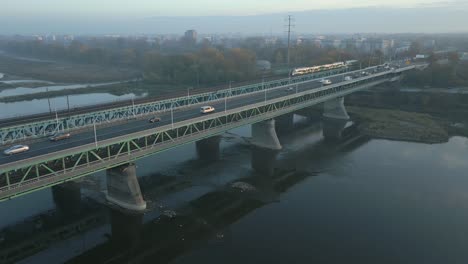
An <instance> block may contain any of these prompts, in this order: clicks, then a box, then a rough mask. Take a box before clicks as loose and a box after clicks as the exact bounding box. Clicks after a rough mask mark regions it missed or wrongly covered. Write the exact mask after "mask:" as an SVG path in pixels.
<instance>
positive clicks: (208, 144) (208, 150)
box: [195, 136, 221, 161]
mask: <svg viewBox="0 0 468 264" xmlns="http://www.w3.org/2000/svg"><path fill="white" fill-rule="evenodd" d="M220 142H221V136H213V137H209V138H205V139H202V140H199V141H197V142H196V143H195V145H196V148H197V154H198V157H199V158H200V159H201V160H206V161H216V160H219V159H220V157H221V155H220V149H219V143H220Z"/></svg>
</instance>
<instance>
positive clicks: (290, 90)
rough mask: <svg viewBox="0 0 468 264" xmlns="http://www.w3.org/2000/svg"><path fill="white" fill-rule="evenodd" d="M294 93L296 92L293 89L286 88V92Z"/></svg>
mask: <svg viewBox="0 0 468 264" xmlns="http://www.w3.org/2000/svg"><path fill="white" fill-rule="evenodd" d="M292 91H294V88H293V87H288V88H286V92H292Z"/></svg>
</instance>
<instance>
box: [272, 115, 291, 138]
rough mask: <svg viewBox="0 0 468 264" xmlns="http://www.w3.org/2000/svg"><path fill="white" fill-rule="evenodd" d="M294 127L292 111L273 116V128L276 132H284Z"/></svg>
mask: <svg viewBox="0 0 468 264" xmlns="http://www.w3.org/2000/svg"><path fill="white" fill-rule="evenodd" d="M293 129H294V113H289V114H284V115H281V116H277V117H275V130H276V133H277V134H284V133H286V132H289V131H291V130H293Z"/></svg>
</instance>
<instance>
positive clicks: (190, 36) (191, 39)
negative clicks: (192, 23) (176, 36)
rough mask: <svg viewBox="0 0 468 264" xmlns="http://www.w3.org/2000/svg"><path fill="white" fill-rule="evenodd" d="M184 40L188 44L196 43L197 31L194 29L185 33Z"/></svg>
mask: <svg viewBox="0 0 468 264" xmlns="http://www.w3.org/2000/svg"><path fill="white" fill-rule="evenodd" d="M184 40H185V41H186V42H188V43H196V42H197V31H196V30H194V29H190V30H187V31H185V34H184Z"/></svg>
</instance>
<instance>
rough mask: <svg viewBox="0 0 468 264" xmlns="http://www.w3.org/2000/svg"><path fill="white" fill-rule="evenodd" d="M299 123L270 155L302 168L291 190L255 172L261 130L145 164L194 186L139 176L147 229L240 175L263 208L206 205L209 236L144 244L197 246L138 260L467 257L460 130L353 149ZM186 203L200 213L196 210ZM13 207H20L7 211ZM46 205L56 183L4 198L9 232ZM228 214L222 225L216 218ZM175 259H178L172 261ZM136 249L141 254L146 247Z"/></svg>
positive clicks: (84, 240)
mask: <svg viewBox="0 0 468 264" xmlns="http://www.w3.org/2000/svg"><path fill="white" fill-rule="evenodd" d="M296 119H297V120H296V121H297V122H298V123H299V124H302V125H301V126H300V127H298V128H297V129H295V130H294V131H291V132H289V133H286V134H284V135H282V136H281V137H280V140H281V143H282V145H283V149H282V150H281V151H280V152H279V153H278V154H277V156H276V159H275V160H271V161H270V162H269V163H270V164H271V165H272V166H273V167H275V168H276V170H275V171H276V172H278V173H279V174H281V175H286V176H284V177H285V178H286V179H289V176H287V175H289V174H288V173H287V172H291V171H292V172H293V174H298V175H301V177H300V180H297V181H294V182H293V183H292V184H288V185H287V187H284V188H277V187H275V186H277V185H275V183H274V182H275V181H276V180H275V179H276V178H275V177H276V176H271V175H262V174H258V173H255V172H254V171H253V170H252V169H251V155H252V151H251V149H250V148H249V147H248V146H247V145H246V144H245V140H244V138H248V137H250V127H243V128H239V129H236V130H234V131H231V132H232V134H225V135H224V136H223V139H222V141H221V159H220V160H218V161H213V162H206V161H201V160H199V159H198V158H197V155H196V151H195V146H194V144H190V145H185V146H182V147H180V148H177V149H173V150H170V151H167V152H165V153H163V154H158V155H155V156H152V157H149V158H145V159H143V160H140V161H138V162H137V167H138V168H137V171H138V175H139V177H141V179H148V178H149V179H153V180H155V179H158V178H161V179H162V178H172V179H177V180H179V181H181V182H189V183H190V184H189V185H188V186H186V187H185V188H181V189H177V190H174V191H170V190H166V189H165V190H164V191H162V190H160V189H157V188H158V187H157V186H156V187H154V188H156V190H157V191H154V189H153V187H151V186H149V185H146V186H145V183H144V182H145V181H143V180H142V181H140V183H141V185H142V189H143V194H144V195H145V199H146V200H147V202H148V204H149V205H150V206H149V207H150V210H149V211H148V212H147V213H146V214H145V215H144V216H143V220H142V223H141V226H140V224H138V221H136V223H137V224H134V225H135V227H134V228H135V230H137V231H133V232H134V233H138V232H140V231H138V230H147V231H145V232H147V233H149V232H150V231H148V230H151V229H148V227H151V226H152V225H158V224H161V223H159V222H158V221H157V220H155V219H158V218H157V217H159V216H160V214H161V210H158V206H160V207H164V208H165V209H171V210H174V211H175V212H177V213H179V214H180V215H181V216H180V217H185V216H182V215H184V214H185V215H189V216H191V217H193V215H194V213H193V210H194V209H193V208H192V207H193V203H194V202H193V201H194V200H196V199H198V198H199V197H202V196H204V195H207V194H212V193H218V194H219V195H220V197H228V196H229V195H231V193H232V190H231V191H226V188H228V189H229V190H230V189H232V188H229V186H230V185H231V183H232V182H235V181H243V182H250V181H252V182H256V184H254V185H255V187H256V190H255V191H254V192H253V193H254V194H245V195H252V197H253V199H251V200H248V201H251V202H252V203H254V201H261V202H260V203H259V204H256V205H255V206H254V207H255V208H254V209H249V210H247V209H245V210H240V211H235V212H236V213H235V214H233V213H229V214H224V215H223V217H222V218H216V217H214V216H213V215H212V214H215V213H216V212H224V211H229V210H231V209H230V208H231V207H236V203H232V204H229V206H225V207H218V208H217V209H212V210H202V211H199V212H198V213H196V214H195V215H196V217H194V218H193V219H197V221H199V220H200V219H204V220H203V221H206V222H208V224H209V225H210V226H211V229H212V230H213V233H212V234H211V235H205V236H202V237H201V238H200V237H197V239H192V238H191V233H190V231H186V230H185V229H184V225H185V224H184V225H182V224H180V231H177V233H171V232H169V233H164V232H162V233H156V234H160V235H154V236H149V238H148V236H146V238H145V239H146V240H144V239H142V240H143V241H146V242H141V243H138V245H139V247H141V248H145V247H146V246H148V245H149V246H148V247H151V245H159V244H161V243H163V244H170V243H173V241H172V240H173V237H174V236H180V239H179V240H180V241H182V240H184V239H186V240H187V241H189V242H187V241H186V243H188V244H184V246H178V244H177V243H176V244H175V246H173V247H171V248H170V249H167V250H165V249H162V250H161V251H155V252H156V253H154V255H148V257H147V258H140V260H144V261H137V262H138V263H177V264H184V263H467V261H468V251H467V250H466V245H468V225H466V222H467V220H468V191H467V186H468V177H467V173H466V171H467V170H468V162H466V160H467V157H468V139H467V138H464V137H459V136H454V137H452V138H450V140H449V142H447V143H443V144H432V145H431V144H422V143H411V142H399V141H388V140H380V139H364V140H358V141H356V142H355V143H353V144H346V145H344V143H343V142H335V143H327V142H325V141H324V140H323V137H322V131H321V126H320V122H313V121H307V122H305V121H304V119H299V118H298V117H297V116H296ZM282 172H286V173H283V174H282ZM103 176H104V174H103V173H101V174H99V175H96V176H93V177H89V178H87V179H86V180H85V183H86V182H87V183H88V185H87V186H88V187H83V188H82V195H83V196H90V197H99V195H100V193H99V191H92V190H91V189H92V188H90V187H89V186H94V187H93V188H95V189H96V190H104V189H105V177H103ZM282 177H283V176H282ZM89 182H92V183H93V184H89ZM259 182H260V183H259ZM83 186H85V185H83ZM281 186H283V185H281ZM246 193H248V191H247V192H246ZM236 195H244V194H243V193H237V194H236ZM229 197H230V196H229ZM249 197H250V196H249ZM250 198H251V197H250ZM250 198H249V199H250ZM32 201H34V202H32ZM213 202H214V201H213ZM255 203H257V202H255ZM187 206H189V207H190V206H192V207H190V208H192V209H191V210H187ZM246 206H248V205H246ZM184 208H185V209H184ZM13 210H14V212H15V213H14V214H9V213H8V212H12V211H13ZM47 210H55V205H54V202H53V197H52V194H51V191H50V189H46V190H42V191H39V192H35V193H32V194H29V195H26V196H23V197H20V198H16V199H13V200H11V201H7V202H3V203H2V204H0V215H2V219H1V220H0V222H1V223H0V225H1V226H3V227H5V226H7V225H11V224H14V223H16V222H18V221H22V219H24V218H26V217H28V216H30V215H34V214H38V213H40V212H44V211H47ZM115 215H116V214H115V213H113V214H112V217H115ZM112 217H111V219H114V218H112ZM121 217H122V216H121ZM178 217H179V216H177V217H176V220H173V221H178V220H177V219H179V218H178ZM213 217H214V218H213ZM131 219H133V218H132V217H131ZM220 219H222V220H223V221H215V220H220ZM125 223H126V224H125V225H124V227H125V229H127V228H129V229H131V228H133V222H132V221H127V222H125ZM168 223H169V224H168V225H170V223H171V222H170V221H169V222H168ZM174 223H175V222H174ZM163 230H166V229H163ZM145 232H143V233H145ZM184 232H186V233H184ZM110 233H111V228H110V225H109V223H108V222H107V224H104V225H101V226H99V227H96V228H93V229H90V230H88V231H87V232H85V233H83V234H81V235H77V236H74V237H72V238H69V239H66V240H64V241H61V242H57V243H56V244H54V245H53V246H51V247H49V248H47V249H45V250H42V251H40V252H38V253H37V254H35V255H33V256H31V257H28V258H25V259H23V260H22V261H21V262H19V263H45V262H47V263H62V262H64V261H67V260H70V259H71V258H72V257H76V256H80V255H82V254H84V253H86V252H91V251H92V250H98V248H96V246H98V245H99V244H103V243H106V242H107V241H108V238H106V237H107V236H108V234H110ZM142 236H143V237H144V234H143V235H142ZM148 240H149V242H148ZM132 241H133V240H128V241H127V243H128V245H126V247H131V246H132V243H133V242H132ZM180 241H179V242H180ZM181 243H182V242H181ZM136 245H137V243H136V242H135V243H134V246H136ZM2 246H7V245H5V244H4V245H2ZM0 249H1V247H0ZM0 252H1V250H0ZM98 252H100V251H98ZM174 252H177V253H174ZM112 254H113V255H112ZM112 254H111V256H116V255H118V254H119V252H118V251H115V252H113V253H112ZM165 254H167V255H170V256H171V257H167V258H165V257H164V256H165ZM98 255H100V256H104V255H105V254H104V253H98ZM52 256H53V257H52ZM132 256H134V257H135V256H139V257H141V255H138V252H136V253H135V254H134V255H132ZM109 258H110V257H109ZM79 260H82V259H79ZM86 260H87V263H101V262H100V261H97V260H95V261H91V262H89V261H90V259H86ZM137 262H136V263H137ZM74 263H81V262H80V261H76V260H75V262H74Z"/></svg>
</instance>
